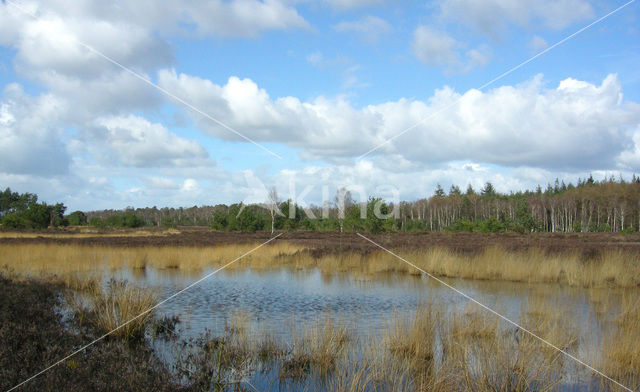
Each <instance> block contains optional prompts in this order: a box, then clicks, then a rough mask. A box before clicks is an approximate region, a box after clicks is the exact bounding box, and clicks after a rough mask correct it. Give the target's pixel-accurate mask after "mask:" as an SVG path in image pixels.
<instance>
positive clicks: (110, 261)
mask: <svg viewBox="0 0 640 392" xmlns="http://www.w3.org/2000/svg"><path fill="white" fill-rule="evenodd" d="M258 245H259V244H258V243H255V244H228V245H218V246H160V247H153V246H139V247H116V246H104V245H95V246H91V245H77V244H28V243H14V244H11V243H8V244H0V266H1V265H6V266H8V267H9V268H12V269H14V270H15V271H16V272H18V273H28V274H30V275H32V276H37V275H51V274H57V275H61V276H63V275H66V274H78V273H86V274H100V273H102V272H104V271H107V270H116V269H121V268H131V269H134V270H143V269H144V268H147V267H151V268H155V269H158V270H179V271H192V272H198V271H201V270H202V269H204V268H212V267H218V266H221V265H224V264H226V263H228V262H230V261H232V260H234V259H236V258H238V257H239V256H241V255H243V254H244V253H246V252H248V251H249V250H251V249H252V248H254V247H256V246H258ZM398 252H399V253H400V254H401V255H402V256H403V257H404V258H406V259H407V260H409V261H411V262H412V263H414V264H415V265H417V266H418V267H420V268H421V269H423V270H425V271H427V272H428V273H430V274H433V275H436V276H441V277H455V278H465V279H482V280H503V281H516V282H530V283H535V282H547V283H562V284H566V285H571V286H580V287H638V286H640V258H639V257H638V255H636V254H631V253H626V252H623V251H606V252H603V254H602V257H601V258H599V259H597V260H590V261H585V260H583V259H582V258H581V257H580V255H578V254H577V253H565V254H546V253H545V252H542V251H541V250H539V249H529V250H525V251H506V250H504V249H502V248H499V247H490V248H487V249H485V250H484V251H482V252H480V253H479V254H477V255H474V256H466V255H460V254H457V253H455V252H453V251H451V250H448V249H445V248H433V247H432V248H427V249H424V250H411V251H402V250H399V251H398ZM228 268H229V269H241V268H252V269H254V270H268V269H272V268H293V269H312V268H318V269H320V270H321V271H323V272H326V273H336V272H349V273H353V274H354V276H357V277H358V279H359V280H368V278H367V276H369V277H371V276H374V275H376V274H381V273H387V272H395V273H407V274H416V275H419V274H421V272H420V271H419V270H418V269H416V268H413V267H411V266H409V265H408V264H405V263H404V262H402V261H401V260H399V259H397V258H395V257H394V256H392V255H390V254H388V253H386V252H382V251H376V252H372V253H369V254H367V255H362V254H356V253H351V252H345V253H337V254H336V253H331V254H326V255H323V256H321V257H317V258H316V257H312V256H311V255H310V254H309V253H308V252H306V251H305V248H304V247H302V246H299V245H295V244H292V243H289V242H287V241H277V242H274V243H272V244H268V245H266V246H264V247H262V248H260V249H258V250H256V251H255V252H254V253H252V254H250V255H248V256H246V257H244V258H242V259H240V260H238V261H237V262H236V263H234V264H233V265H231V266H229V267H228Z"/></svg>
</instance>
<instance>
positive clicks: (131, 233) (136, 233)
mask: <svg viewBox="0 0 640 392" xmlns="http://www.w3.org/2000/svg"><path fill="white" fill-rule="evenodd" d="M174 234H180V231H179V230H177V229H166V230H162V231H150V230H126V229H122V230H115V229H112V232H109V233H101V232H100V231H99V230H97V229H92V228H81V229H79V230H76V231H69V232H57V233H46V232H42V233H37V232H15V231H0V238H94V237H166V236H168V235H174Z"/></svg>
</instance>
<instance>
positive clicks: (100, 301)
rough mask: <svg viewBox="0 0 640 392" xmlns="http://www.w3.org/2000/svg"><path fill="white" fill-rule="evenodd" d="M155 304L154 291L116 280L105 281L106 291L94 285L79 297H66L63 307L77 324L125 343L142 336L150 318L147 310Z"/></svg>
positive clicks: (73, 294) (69, 295)
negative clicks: (70, 312)
mask: <svg viewBox="0 0 640 392" xmlns="http://www.w3.org/2000/svg"><path fill="white" fill-rule="evenodd" d="M156 302H157V297H156V295H155V293H154V291H152V290H150V289H148V288H144V287H137V286H134V285H131V284H127V282H125V281H116V280H111V281H109V283H108V285H107V287H106V288H103V287H102V286H100V285H97V286H94V287H93V288H92V289H90V290H87V291H85V292H83V293H78V292H73V293H69V294H68V295H67V303H68V304H69V305H70V306H71V308H72V310H73V312H74V315H75V317H76V318H77V319H78V321H79V322H80V324H85V323H86V324H89V325H90V326H92V327H94V328H96V329H97V330H99V331H100V332H102V333H107V332H111V331H113V333H112V334H111V335H113V336H119V337H124V338H126V339H138V338H141V337H142V336H143V335H144V332H145V328H146V326H147V324H148V323H149V321H151V320H152V318H153V312H152V311H148V310H149V309H151V307H152V306H153V305H155V304H156ZM147 311H148V312H147ZM145 312H146V313H145ZM143 313H144V314H143Z"/></svg>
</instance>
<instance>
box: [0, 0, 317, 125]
mask: <svg viewBox="0 0 640 392" xmlns="http://www.w3.org/2000/svg"><path fill="white" fill-rule="evenodd" d="M20 7H22V8H23V9H24V10H26V11H27V12H29V13H32V14H35V15H37V18H36V19H34V18H31V17H30V16H28V15H25V13H24V12H22V11H21V10H20V9H18V8H16V7H14V6H12V5H11V4H9V3H0V45H3V46H8V47H12V48H13V49H14V50H15V57H14V67H15V69H16V71H17V72H18V74H19V75H21V76H24V77H27V78H29V79H31V80H34V81H36V82H38V83H39V84H41V85H42V86H44V87H45V88H47V89H49V90H50V91H51V92H52V93H54V94H56V95H58V96H59V97H61V98H64V99H67V100H69V101H70V103H72V104H75V105H77V107H78V108H81V109H82V110H84V111H85V112H88V113H90V115H92V116H94V118H95V116H96V115H102V114H118V113H122V112H130V111H131V110H144V109H148V108H151V107H154V106H156V105H158V104H159V103H160V102H161V101H160V99H159V94H158V92H157V91H154V90H153V89H152V88H151V87H149V86H147V85H145V84H144V83H143V82H141V81H139V80H136V78H135V77H134V76H132V75H131V74H129V73H127V72H125V71H123V70H121V69H119V68H118V67H115V66H114V65H113V64H109V62H108V61H106V60H105V59H104V58H101V57H100V56H98V55H96V54H95V53H93V52H91V51H90V50H89V49H88V48H86V47H84V46H83V45H81V44H80V43H79V42H82V43H84V44H86V45H89V46H90V47H92V48H95V50H97V51H99V52H101V53H103V54H104V55H105V56H107V57H109V58H111V59H112V60H113V61H115V62H117V63H119V64H122V65H123V66H125V67H128V68H131V69H133V70H135V71H136V72H138V73H140V74H142V75H143V76H146V75H147V74H148V73H149V72H150V71H153V72H155V70H157V69H158V68H161V67H167V66H170V65H172V64H173V61H174V58H173V53H172V49H171V47H170V45H169V44H168V42H166V41H165V40H164V39H163V38H162V34H163V33H169V32H170V33H178V34H180V33H181V34H191V35H197V36H225V37H228V36H241V37H255V36H257V35H259V34H261V33H263V32H266V31H271V30H284V29H289V28H305V27H307V26H308V24H307V22H306V21H305V20H304V19H303V18H302V17H301V16H300V15H299V14H298V13H297V11H296V10H295V8H293V7H292V6H291V5H289V4H288V3H286V2H283V1H281V0H233V1H222V0H217V1H204V0H203V1H187V0H169V1H166V2H163V5H162V7H158V6H157V4H156V3H155V2H152V1H150V0H140V1H134V2H125V3H113V2H103V1H98V0H87V1H82V2H76V3H73V4H70V3H68V2H67V1H64V0H52V1H50V2H47V3H46V4H44V5H43V4H41V2H35V1H30V0H26V1H23V2H20ZM116 43H117V44H116ZM78 103H82V105H78ZM79 114H81V113H79Z"/></svg>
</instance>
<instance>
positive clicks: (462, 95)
mask: <svg viewBox="0 0 640 392" xmlns="http://www.w3.org/2000/svg"><path fill="white" fill-rule="evenodd" d="M625 3H626V2H619V1H602V0H595V1H589V0H556V1H551V0H437V1H390V0H388V1H385V0H322V1H320V0H319V1H312V0H209V1H200V0H166V1H163V2H161V3H160V2H157V1H150V0H136V1H112V2H104V1H100V0H73V1H72V0H50V1H30V0H0V188H2V189H4V188H6V187H11V188H12V190H14V191H19V192H33V193H37V194H38V195H39V196H40V200H43V201H47V202H50V203H52V202H59V201H60V202H63V203H65V204H66V205H67V206H68V208H69V211H73V210H85V211H87V210H96V209H110V208H113V209H120V208H125V207H127V206H132V207H146V206H149V207H150V206H158V207H164V206H169V207H179V206H184V207H190V206H194V205H215V204H220V203H226V204H228V203H234V202H240V201H245V202H256V201H260V200H258V199H259V198H260V197H261V196H260V192H256V187H258V188H262V189H265V188H266V189H268V188H270V187H272V186H275V187H276V189H277V190H278V194H279V196H280V197H281V198H282V199H288V198H291V199H294V200H296V201H298V202H299V203H300V204H303V205H304V204H310V203H314V204H321V203H322V201H323V200H330V199H332V198H333V195H334V194H335V193H336V190H337V189H338V188H340V187H347V188H349V189H352V190H353V191H354V192H353V193H354V195H355V196H356V198H366V197H369V196H379V197H383V198H386V199H398V198H399V199H401V200H416V199H420V198H425V197H429V196H431V195H432V194H433V191H434V189H435V188H436V186H437V184H441V185H442V186H443V187H444V188H445V189H448V188H449V187H450V186H451V185H452V184H455V185H458V186H460V187H461V188H463V189H464V188H466V187H467V185H469V184H471V185H472V186H473V187H475V188H476V189H480V188H481V187H482V186H483V184H484V183H485V182H487V181H490V182H492V183H493V184H494V186H495V187H496V189H498V190H499V191H502V192H510V191H519V190H525V189H533V188H534V187H535V186H536V185H537V184H542V185H543V186H545V185H546V184H547V183H549V182H553V181H554V180H555V179H556V178H559V179H560V180H564V181H566V182H574V183H575V181H576V180H577V179H578V178H585V177H588V176H589V175H590V174H592V175H593V176H594V177H595V178H596V179H602V178H604V177H605V176H612V175H613V176H616V177H619V176H622V177H626V178H630V177H631V175H632V174H634V173H636V174H637V173H640V2H632V3H631V4H628V5H627V6H625V7H623V8H622V9H620V10H618V11H616V12H614V13H612V14H610V13H611V12H612V11H615V10H616V9H617V8H618V7H620V6H622V5H624V4H625ZM160 4H161V5H160ZM608 14H610V15H608ZM607 15H608V16H607ZM605 16H606V17H605ZM602 17H605V18H604V19H602V20H600V21H598V19H600V18H602ZM594 22H595V23H594ZM587 26H588V27H587ZM585 27H587V28H586V29H583V28H585ZM556 44H558V45H556ZM554 45H556V46H554ZM143 79H144V80H143ZM256 184H257V185H256Z"/></svg>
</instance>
